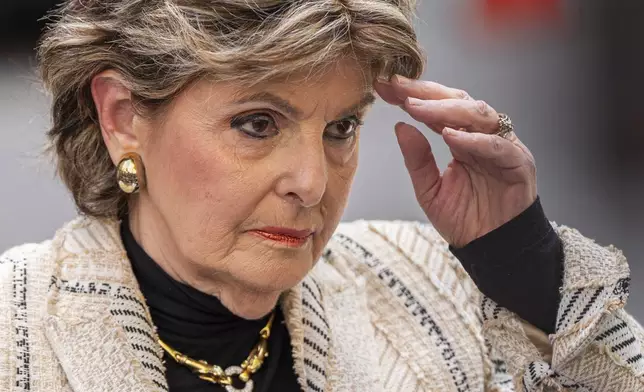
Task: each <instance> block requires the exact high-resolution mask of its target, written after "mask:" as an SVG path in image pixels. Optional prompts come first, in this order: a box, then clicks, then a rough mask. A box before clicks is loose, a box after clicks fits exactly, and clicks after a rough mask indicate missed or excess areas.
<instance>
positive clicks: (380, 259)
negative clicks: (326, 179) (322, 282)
mask: <svg viewBox="0 0 644 392" xmlns="http://www.w3.org/2000/svg"><path fill="white" fill-rule="evenodd" d="M334 252H335V253H338V254H340V256H341V257H336V258H333V257H328V258H327V259H328V262H329V263H330V264H332V265H333V266H334V267H336V269H338V270H340V271H345V274H346V273H347V271H351V272H354V273H355V271H356V270H365V269H366V270H370V271H372V272H375V271H378V272H377V273H376V274H375V275H374V274H359V275H361V276H366V277H367V279H375V278H378V279H382V277H383V276H384V275H388V274H392V275H393V274H400V275H404V276H407V277H408V278H409V279H410V281H412V283H413V285H420V288H421V289H424V290H437V291H439V292H441V293H444V294H446V293H450V294H451V295H449V296H448V297H449V300H450V301H455V302H457V303H459V304H460V305H461V306H467V307H469V305H470V304H472V305H475V306H478V303H477V302H478V300H479V295H480V293H479V291H478V289H477V288H476V286H475V284H474V282H473V281H472V280H471V279H470V277H469V275H468V273H467V272H466V271H465V270H464V269H463V267H462V266H461V264H460V262H459V261H458V260H457V259H456V258H455V257H454V256H453V255H452V253H451V252H450V251H449V245H448V244H447V242H446V241H445V240H444V239H443V238H442V237H441V236H440V235H439V234H438V232H437V231H436V229H435V228H434V227H433V226H432V225H431V224H430V223H424V222H417V221H375V220H374V221H367V220H360V221H354V222H343V223H341V224H340V225H339V226H338V229H337V230H336V232H335V235H334V236H333V238H332V240H331V241H330V244H329V246H328V248H327V255H329V254H330V253H334ZM365 266H366V267H365Z"/></svg>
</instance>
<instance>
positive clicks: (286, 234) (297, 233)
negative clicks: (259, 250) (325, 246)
mask: <svg viewBox="0 0 644 392" xmlns="http://www.w3.org/2000/svg"><path fill="white" fill-rule="evenodd" d="M250 233H253V234H255V235H258V236H260V237H262V238H264V239H267V240H271V241H274V242H277V243H280V244H282V245H285V246H287V247H289V248H299V247H301V246H303V245H304V244H306V243H307V242H308V241H309V238H311V236H312V235H313V233H314V232H313V230H295V229H288V228H284V227H263V228H261V229H255V230H250Z"/></svg>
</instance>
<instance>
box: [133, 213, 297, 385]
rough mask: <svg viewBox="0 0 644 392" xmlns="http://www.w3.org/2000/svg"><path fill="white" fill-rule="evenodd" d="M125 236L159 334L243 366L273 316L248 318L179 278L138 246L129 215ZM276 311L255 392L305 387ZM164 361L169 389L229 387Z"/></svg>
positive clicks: (182, 347)
mask: <svg viewBox="0 0 644 392" xmlns="http://www.w3.org/2000/svg"><path fill="white" fill-rule="evenodd" d="M121 237H122V239H123V244H124V246H125V249H126V251H127V255H128V258H129V259H130V262H131V263H132V269H133V270H134V274H135V276H136V278H137V280H138V283H139V286H140V288H141V292H142V293H143V296H144V297H145V299H146V302H147V304H148V307H149V308H150V313H151V315H152V321H153V322H154V324H155V325H156V327H157V332H158V334H159V337H160V338H161V339H162V340H163V341H164V342H166V343H167V344H169V345H170V346H171V347H173V348H174V349H176V350H178V351H180V352H181V353H183V354H185V355H188V356H189V357H191V358H193V359H203V360H206V361H207V362H208V363H210V364H217V365H219V366H221V367H222V368H223V369H226V368H227V367H229V366H239V365H240V364H241V363H242V361H244V360H245V359H246V357H247V356H248V354H249V353H250V351H251V350H252V348H253V347H254V346H255V343H257V340H258V337H259V331H260V330H261V329H262V328H263V327H264V326H265V325H266V323H267V321H268V317H269V316H266V317H264V318H262V319H260V320H246V319H243V318H241V317H238V316H236V315H234V314H233V313H231V312H230V311H229V310H228V309H227V308H225V307H224V306H223V305H222V303H221V302H220V301H219V300H218V299H217V297H215V296H212V295H208V294H205V293H203V292H201V291H199V290H196V289H194V288H192V287H190V286H187V285H185V284H182V283H180V282H178V281H176V280H174V279H173V278H172V277H170V276H169V275H168V274H167V273H166V272H165V271H163V269H161V267H159V265H158V264H157V263H156V262H154V260H152V259H151V258H150V257H149V256H148V255H147V253H146V252H145V251H144V250H143V249H142V248H141V246H139V244H138V243H137V242H136V240H135V239H134V236H133V235H132V233H131V231H130V229H129V225H128V223H127V219H124V220H123V222H122V224H121ZM275 312H276V313H275V320H274V323H273V329H272V331H271V336H270V338H269V341H268V345H269V346H268V347H269V353H270V356H269V357H268V358H267V359H266V361H265V362H264V365H263V366H262V368H261V369H260V370H259V371H258V372H257V373H256V374H254V375H253V376H252V380H253V382H254V383H255V388H254V391H255V392H278V391H279V392H295V391H301V389H300V387H299V385H298V382H297V378H296V377H295V372H294V370H293V357H292V352H291V344H290V337H289V333H288V330H287V328H286V325H285V323H284V315H283V313H282V311H281V309H280V308H279V307H278V308H277V309H276V311H275ZM164 360H165V366H166V370H167V372H166V377H167V381H168V385H169V387H170V392H183V391H186V392H188V391H190V392H202V391H203V392H215V391H224V388H223V387H221V386H218V385H215V384H212V383H209V382H207V381H203V380H201V379H199V378H198V377H197V376H196V375H195V374H193V373H192V372H191V371H190V370H189V369H188V368H186V367H184V366H182V365H179V364H177V363H176V362H175V361H174V359H172V357H170V356H169V355H167V354H166V355H165V356H164ZM237 387H238V388H239V387H240V385H237Z"/></svg>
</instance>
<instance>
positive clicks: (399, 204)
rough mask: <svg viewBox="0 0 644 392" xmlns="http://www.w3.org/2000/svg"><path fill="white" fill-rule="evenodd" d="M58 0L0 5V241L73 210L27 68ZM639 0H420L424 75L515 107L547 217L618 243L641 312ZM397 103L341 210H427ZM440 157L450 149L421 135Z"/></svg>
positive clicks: (44, 104) (48, 230) (16, 238)
mask: <svg viewBox="0 0 644 392" xmlns="http://www.w3.org/2000/svg"><path fill="white" fill-rule="evenodd" d="M55 3H56V1H51V0H21V1H18V0H4V1H3V5H2V7H1V8H0V135H1V137H0V184H1V186H0V250H4V249H6V248H8V247H10V246H13V245H17V244H21V243H24V242H28V241H29V242H35V241H41V240H44V239H47V238H50V237H51V236H52V235H53V233H54V231H55V230H56V229H57V228H58V227H60V226H61V225H62V223H63V222H65V221H67V220H69V219H71V218H72V217H74V216H75V214H76V212H75V209H74V206H73V204H72V202H71V199H70V197H69V196H68V194H67V192H66V191H65V189H64V188H63V187H62V185H60V184H59V182H58V181H57V180H56V178H55V176H54V173H53V167H52V165H51V162H50V161H49V160H48V159H47V158H46V157H44V156H43V155H42V150H43V147H44V146H45V139H44V134H45V132H46V130H47V126H48V123H49V114H48V99H47V97H46V96H45V95H44V94H43V93H42V92H41V89H40V85H39V83H38V78H37V76H36V72H35V70H34V65H35V59H34V51H33V49H34V47H35V45H36V41H37V38H38V36H39V33H40V31H41V29H42V27H43V22H42V21H39V18H41V17H42V16H43V15H44V13H45V12H46V11H47V10H48V9H50V8H51V7H52V6H53V5H54V4H55ZM642 20H644V2H641V1H631V0H623V1H614V0H592V1H589V0H576V1H573V0H424V1H422V0H421V2H420V5H419V10H418V20H417V28H418V34H419V36H420V41H421V42H422V44H423V46H424V48H425V50H426V52H427V57H428V68H427V71H426V73H425V75H424V78H426V79H431V80H435V81H438V82H440V83H444V84H447V85H451V86H455V87H459V88H462V89H465V90H467V91H468V92H469V93H470V94H471V95H472V96H474V97H477V98H481V99H485V100H486V101H488V102H489V103H490V104H491V105H492V106H494V107H495V108H497V109H498V110H499V111H503V112H507V113H509V114H511V116H512V119H513V121H514V123H515V126H516V130H517V133H518V135H519V137H521V139H522V140H523V141H524V142H525V143H526V144H527V145H528V147H529V148H530V149H531V150H532V152H533V153H534V155H535V157H536V159H537V165H538V178H539V194H540V196H541V199H542V203H543V205H544V207H545V209H546V211H547V213H548V216H549V218H550V219H551V220H554V221H556V222H558V223H564V224H566V225H570V226H574V227H576V228H578V229H580V230H581V231H582V232H583V233H584V234H586V235H587V236H590V237H592V238H595V239H596V240H597V241H598V242H600V243H602V244H614V245H615V246H617V247H619V248H621V249H623V250H624V252H625V253H626V256H627V257H628V258H629V260H630V264H631V268H632V272H633V276H632V277H633V285H632V286H633V287H632V295H631V300H630V304H629V307H630V310H631V312H632V313H634V314H635V315H636V316H637V317H638V318H639V319H640V320H644V279H642V278H644V264H643V263H642V262H641V261H640V259H641V258H642V257H643V255H644V236H642V233H643V232H644V219H643V218H644V208H643V204H644V110H642V109H640V106H641V105H642V104H644V100H642V98H641V92H642V91H644V72H643V71H644V56H643V54H644V53H643V51H644V39H643V38H642V37H644V24H643V23H641V21H642ZM405 119H406V116H405V115H404V113H402V112H401V111H400V110H399V109H398V108H393V107H388V106H387V105H385V104H383V103H382V102H379V103H378V104H377V105H376V106H375V108H374V110H373V112H372V114H371V115H370V117H369V118H368V119H367V121H366V126H365V129H364V131H363V138H362V146H361V157H360V160H361V162H360V168H359V171H358V175H357V178H356V181H355V184H354V188H353V193H352V196H351V200H350V204H349V207H348V209H347V211H346V215H345V219H347V220H353V219H361V218H364V219H414V220H426V218H425V217H424V215H423V213H422V212H421V210H420V208H419V207H418V206H417V204H416V202H415V199H414V196H413V191H412V188H411V185H410V181H409V179H408V176H407V173H406V172H405V169H404V166H403V162H402V158H401V156H400V153H399V150H398V146H397V144H396V141H395V137H394V134H393V125H394V124H395V123H396V122H397V121H400V120H405ZM428 136H429V138H430V142H432V145H433V147H434V150H435V152H436V154H437V156H438V159H439V162H440V164H441V165H442V166H443V167H445V166H446V164H447V162H448V161H449V159H450V156H449V152H448V150H447V149H446V148H445V146H444V145H443V144H442V143H441V140H440V139H439V138H438V137H436V136H435V135H433V134H432V135H428Z"/></svg>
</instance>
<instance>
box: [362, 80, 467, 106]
mask: <svg viewBox="0 0 644 392" xmlns="http://www.w3.org/2000/svg"><path fill="white" fill-rule="evenodd" d="M374 88H375V89H376V91H377V92H378V95H380V97H381V98H382V99H384V100H385V102H387V103H389V104H392V105H402V104H403V103H404V102H405V99H407V98H409V97H413V98H418V99H425V100H437V99H449V98H451V99H466V100H471V99H472V98H471V97H470V95H469V94H468V93H467V92H466V91H464V90H460V89H456V88H451V87H447V86H444V85H442V84H440V83H436V82H431V81H426V80H413V79H408V78H406V77H404V76H401V75H394V76H393V77H392V78H391V80H390V81H385V80H376V82H375V83H374Z"/></svg>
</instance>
